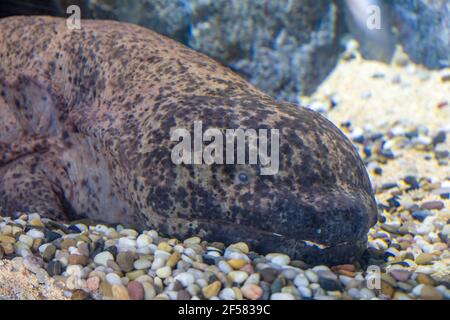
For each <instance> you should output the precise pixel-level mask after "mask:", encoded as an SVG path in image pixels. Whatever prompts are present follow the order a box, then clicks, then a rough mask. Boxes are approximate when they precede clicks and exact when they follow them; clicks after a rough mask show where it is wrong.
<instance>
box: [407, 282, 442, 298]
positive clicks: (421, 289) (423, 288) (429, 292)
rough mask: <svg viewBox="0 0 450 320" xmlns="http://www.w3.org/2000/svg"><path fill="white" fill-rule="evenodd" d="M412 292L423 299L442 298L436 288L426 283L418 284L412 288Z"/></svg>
mask: <svg viewBox="0 0 450 320" xmlns="http://www.w3.org/2000/svg"><path fill="white" fill-rule="evenodd" d="M412 293H413V294H414V295H416V296H417V297H419V298H421V299H424V300H442V298H443V297H442V294H441V293H440V292H439V291H437V290H436V288H434V287H433V286H430V285H426V284H419V285H418V286H416V287H415V288H414V289H413V290H412Z"/></svg>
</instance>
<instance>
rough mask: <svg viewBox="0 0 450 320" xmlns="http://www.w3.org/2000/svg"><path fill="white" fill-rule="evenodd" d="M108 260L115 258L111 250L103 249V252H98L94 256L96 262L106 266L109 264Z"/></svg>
mask: <svg viewBox="0 0 450 320" xmlns="http://www.w3.org/2000/svg"><path fill="white" fill-rule="evenodd" d="M108 260H114V257H113V255H112V254H111V252H109V251H103V252H101V253H99V254H97V255H96V256H95V258H94V262H95V263H96V264H99V265H101V266H104V267H106V266H107V263H108Z"/></svg>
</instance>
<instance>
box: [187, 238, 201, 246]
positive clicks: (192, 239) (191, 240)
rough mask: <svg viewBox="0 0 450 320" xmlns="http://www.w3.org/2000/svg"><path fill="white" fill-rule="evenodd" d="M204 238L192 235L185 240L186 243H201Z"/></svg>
mask: <svg viewBox="0 0 450 320" xmlns="http://www.w3.org/2000/svg"><path fill="white" fill-rule="evenodd" d="M201 241H202V240H201V239H200V238H199V237H191V238H188V239H186V240H184V241H183V243H184V244H185V245H192V244H199V243H200V242H201Z"/></svg>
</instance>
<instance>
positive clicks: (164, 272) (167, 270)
mask: <svg viewBox="0 0 450 320" xmlns="http://www.w3.org/2000/svg"><path fill="white" fill-rule="evenodd" d="M171 274H172V268H171V267H169V266H165V267H162V268H159V269H158V270H156V275H157V276H158V277H159V278H161V279H165V278H167V277H169V276H170V275H171Z"/></svg>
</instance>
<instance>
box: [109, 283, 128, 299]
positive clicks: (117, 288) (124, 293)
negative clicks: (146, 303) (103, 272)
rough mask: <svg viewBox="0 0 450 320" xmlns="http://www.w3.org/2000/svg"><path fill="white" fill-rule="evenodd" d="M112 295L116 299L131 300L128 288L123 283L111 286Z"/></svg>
mask: <svg viewBox="0 0 450 320" xmlns="http://www.w3.org/2000/svg"><path fill="white" fill-rule="evenodd" d="M111 291H112V296H113V298H114V299H116V300H130V296H129V295H128V290H127V288H125V286H123V285H117V284H114V285H112V286H111Z"/></svg>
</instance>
